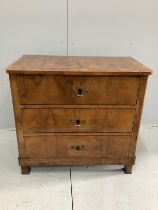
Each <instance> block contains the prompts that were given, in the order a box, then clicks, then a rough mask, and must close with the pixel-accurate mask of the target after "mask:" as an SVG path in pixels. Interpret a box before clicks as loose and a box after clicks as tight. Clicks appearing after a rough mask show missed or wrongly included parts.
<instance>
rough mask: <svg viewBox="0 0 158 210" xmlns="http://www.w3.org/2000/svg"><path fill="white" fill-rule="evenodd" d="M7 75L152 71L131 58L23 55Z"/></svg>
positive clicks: (9, 69) (150, 72)
mask: <svg viewBox="0 0 158 210" xmlns="http://www.w3.org/2000/svg"><path fill="white" fill-rule="evenodd" d="M7 72H8V73H9V74H55V75H122V74H123V75H149V74H152V70H151V69H149V68H147V67H145V66H143V65H142V64H141V63H139V62H138V61H136V60H135V59H133V58H131V57H85V56H84V57H83V56H46V55H23V56H22V57H21V58H19V59H18V60H17V61H16V62H14V63H13V64H12V65H10V66H9V67H8V68H7Z"/></svg>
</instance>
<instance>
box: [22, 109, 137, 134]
mask: <svg viewBox="0 0 158 210" xmlns="http://www.w3.org/2000/svg"><path fill="white" fill-rule="evenodd" d="M134 113H135V109H99V108H98V109H22V119H23V129H24V132H32V133H34V132H132V128H133V122H134ZM78 119H79V120H81V121H82V120H84V121H85V123H83V124H82V123H81V126H75V124H76V123H75V122H72V120H73V121H75V120H78Z"/></svg>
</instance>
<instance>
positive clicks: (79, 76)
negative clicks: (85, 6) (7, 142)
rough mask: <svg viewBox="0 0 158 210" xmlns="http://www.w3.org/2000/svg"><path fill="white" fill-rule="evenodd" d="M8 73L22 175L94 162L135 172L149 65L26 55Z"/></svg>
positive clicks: (108, 59) (114, 59)
mask: <svg viewBox="0 0 158 210" xmlns="http://www.w3.org/2000/svg"><path fill="white" fill-rule="evenodd" d="M7 72H8V73H9V76H10V84H11V91H12V99H13V106H14V114H15V122H16V131H17V140H18V148H19V165H20V166H21V171H22V174H29V172H30V169H31V168H30V167H31V166H38V165H96V164H98V165H102V164H115V165H116V164H119V165H124V169H123V170H124V172H125V173H127V174H130V173H132V166H133V164H134V163H135V154H136V145H137V138H138V132H139V127H140V121H141V114H142V109H143V102H144V96H145V90H146V84H147V78H148V75H150V74H151V73H152V71H151V70H150V69H149V68H147V67H145V66H143V65H142V64H140V63H139V62H137V61H136V60H134V59H133V58H130V57H81V56H80V57H77V56H70V57H65V56H38V55H24V56H22V57H21V58H20V59H19V60H17V61H16V62H15V63H14V64H12V65H11V66H9V67H8V69H7ZM83 95H84V96H83ZM75 125H77V126H75ZM79 125H81V126H79Z"/></svg>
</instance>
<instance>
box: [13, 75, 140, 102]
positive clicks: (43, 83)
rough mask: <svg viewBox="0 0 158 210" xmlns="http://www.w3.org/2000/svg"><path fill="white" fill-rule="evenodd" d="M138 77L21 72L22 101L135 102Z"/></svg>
mask: <svg viewBox="0 0 158 210" xmlns="http://www.w3.org/2000/svg"><path fill="white" fill-rule="evenodd" d="M138 86H139V77H135V76H106V77H87V76H83V77H78V76H74V77H70V76H51V75H33V76H31V75H29V76H27V75H24V76H23V75H19V76H17V87H18V92H19V101H20V104H65V105H66V104H67V105H68V104H69V105H71V104H105V105H106V104H111V105H115V104H117V105H121V104H122V105H136V101H137V93H138Z"/></svg>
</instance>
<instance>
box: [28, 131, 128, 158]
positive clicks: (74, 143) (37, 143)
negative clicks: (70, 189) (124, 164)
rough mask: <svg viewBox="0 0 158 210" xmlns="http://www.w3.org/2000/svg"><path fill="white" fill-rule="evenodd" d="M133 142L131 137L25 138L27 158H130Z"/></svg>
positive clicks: (59, 136)
mask: <svg viewBox="0 0 158 210" xmlns="http://www.w3.org/2000/svg"><path fill="white" fill-rule="evenodd" d="M131 141H132V137H131V136H129V135H128V136H122V135H121V136H119V135H117V136H113V135H111V136H92V135H89V136H84V135H82V136H72V135H71V136H62V135H57V136H55V135H53V136H45V135H43V136H33V137H31V136H30V137H25V158H53V157H78V156H80V157H128V155H129V149H130V147H129V146H130V144H131ZM78 147H81V148H78ZM82 147H83V148H82ZM120 148H121V150H120Z"/></svg>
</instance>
